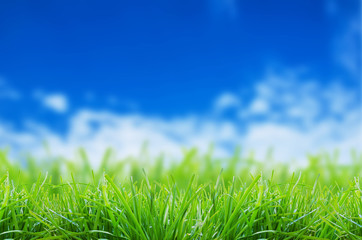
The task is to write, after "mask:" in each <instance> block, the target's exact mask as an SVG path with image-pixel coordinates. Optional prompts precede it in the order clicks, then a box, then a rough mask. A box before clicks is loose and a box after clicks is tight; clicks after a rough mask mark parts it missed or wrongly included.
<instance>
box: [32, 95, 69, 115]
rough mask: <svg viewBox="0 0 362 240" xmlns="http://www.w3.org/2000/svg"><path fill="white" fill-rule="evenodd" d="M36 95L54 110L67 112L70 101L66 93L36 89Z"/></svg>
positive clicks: (44, 104)
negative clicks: (46, 92)
mask: <svg viewBox="0 0 362 240" xmlns="http://www.w3.org/2000/svg"><path fill="white" fill-rule="evenodd" d="M34 97H35V98H36V99H38V100H39V101H41V103H42V104H43V106H44V107H46V108H48V109H50V110H52V111H54V112H57V113H65V112H67V111H68V108H69V103H68V99H67V97H66V96H65V95H64V94H61V93H53V94H45V93H44V92H42V91H35V92H34Z"/></svg>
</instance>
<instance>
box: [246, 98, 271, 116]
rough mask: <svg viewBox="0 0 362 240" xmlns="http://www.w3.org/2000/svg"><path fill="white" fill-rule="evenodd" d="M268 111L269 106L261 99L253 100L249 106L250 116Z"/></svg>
mask: <svg viewBox="0 0 362 240" xmlns="http://www.w3.org/2000/svg"><path fill="white" fill-rule="evenodd" d="M268 111H269V104H268V102H267V101H265V100H264V99H262V98H258V99H255V100H254V101H253V102H252V103H251V105H250V112H251V113H252V114H266V113H267V112H268Z"/></svg>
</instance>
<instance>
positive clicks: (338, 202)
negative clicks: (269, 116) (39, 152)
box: [0, 149, 362, 239]
mask: <svg viewBox="0 0 362 240" xmlns="http://www.w3.org/2000/svg"><path fill="white" fill-rule="evenodd" d="M79 156H80V158H79V159H80V160H82V161H81V162H79V161H78V162H76V161H70V160H65V159H60V158H57V159H54V161H53V162H48V163H47V164H44V163H41V164H40V163H39V162H37V161H35V160H32V159H31V158H28V159H27V160H26V162H24V163H17V162H12V161H9V160H8V158H7V156H6V152H5V151H2V152H1V154H0V162H1V163H0V164H1V165H0V166H1V167H0V171H2V175H0V239H362V237H361V236H362V198H361V194H362V191H361V184H360V182H359V178H358V177H359V176H360V175H361V173H362V171H361V170H362V166H361V165H362V164H361V162H362V161H361V160H362V159H361V155H358V154H357V153H353V154H352V159H353V160H352V163H351V164H350V165H346V166H341V165H338V164H337V162H336V159H337V155H326V154H321V155H318V156H310V157H309V165H308V166H306V167H304V168H300V169H296V170H295V172H296V173H295V174H293V173H292V172H291V171H290V166H289V165H288V164H277V165H274V166H275V168H274V169H273V168H272V167H268V165H267V164H263V163H262V162H258V161H256V160H255V159H252V157H250V156H248V157H240V155H239V154H238V153H236V154H235V156H234V157H232V158H230V159H215V158H214V157H212V155H211V154H206V155H203V156H200V155H198V154H197V152H196V150H195V149H193V150H190V151H187V152H185V157H184V158H183V160H182V161H180V162H178V163H171V164H170V163H168V164H163V163H162V159H161V158H159V159H158V160H157V159H156V160H154V161H153V162H152V164H151V163H149V164H146V162H148V161H149V160H150V159H146V160H145V159H144V160H139V161H135V160H134V159H124V160H122V161H119V160H116V159H112V152H111V151H108V152H106V154H105V157H104V159H103V160H102V163H101V164H100V166H99V167H98V168H97V169H95V170H93V171H92V166H91V165H90V164H89V162H88V160H87V156H86V153H85V152H84V151H83V150H81V151H80V152H79ZM140 159H141V157H140ZM222 167H223V168H224V169H223V171H222V170H221V169H222ZM46 172H48V173H47V174H46ZM71 173H72V174H71ZM39 174H41V175H39Z"/></svg>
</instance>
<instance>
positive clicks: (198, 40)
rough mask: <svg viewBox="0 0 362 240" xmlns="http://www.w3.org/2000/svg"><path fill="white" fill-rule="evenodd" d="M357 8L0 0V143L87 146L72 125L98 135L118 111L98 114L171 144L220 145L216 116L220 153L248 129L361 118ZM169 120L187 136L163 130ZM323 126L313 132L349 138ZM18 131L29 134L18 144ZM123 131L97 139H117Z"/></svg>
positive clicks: (355, 4) (227, 1) (200, 0)
mask: <svg viewBox="0 0 362 240" xmlns="http://www.w3.org/2000/svg"><path fill="white" fill-rule="evenodd" d="M360 9H361V6H360V1H357V0H355V1H337V0H335V1H333V0H329V1H327V0H325V1H322V0H319V1H315V0H310V1H309V0H303V1H286V0H284V1H281V0H278V1H236V0H208V1H206V0H197V1H195V0H193V1H191V0H186V1H185V0H182V1H181V0H168V1H37V3H34V2H32V1H2V2H1V3H0V130H1V127H3V135H4V136H7V137H3V139H7V140H3V141H0V144H1V146H5V145H10V146H11V147H12V148H13V149H21V150H22V149H33V146H38V145H39V142H40V137H42V138H45V139H48V138H49V139H57V143H54V145H56V146H57V148H61V146H63V147H64V146H65V145H66V146H68V145H83V143H84V142H82V141H81V140H79V141H78V140H77V141H70V140H69V139H70V138H72V137H74V138H77V137H78V135H76V134H75V133H74V131H73V130H72V129H73V128H74V126H75V125H74V122H76V120H79V119H80V118H81V116H83V117H84V116H85V115H86V116H87V117H88V118H92V119H93V118H96V119H97V120H94V119H93V120H94V121H93V120H92V124H90V123H89V124H90V125H91V126H90V128H91V130H89V131H91V133H92V134H93V135H92V136H94V139H97V136H99V134H100V132H102V129H103V127H106V126H109V122H112V121H113V120H114V119H113V120H112V121H111V120H110V119H107V118H106V117H105V116H104V117H102V120H100V119H99V116H103V114H104V115H106V116H108V117H109V118H113V117H114V118H115V119H118V120H119V121H125V119H127V118H128V117H130V116H137V118H140V119H141V120H140V121H141V122H144V123H147V124H151V123H152V124H156V123H155V122H153V121H156V122H157V121H159V122H161V123H159V125H160V129H157V131H156V133H157V134H160V135H162V136H161V137H162V138H164V139H163V140H162V141H163V142H165V143H167V144H168V143H170V141H171V140H172V141H171V142H172V143H180V144H181V145H182V144H186V145H190V144H194V145H198V144H203V145H205V143H206V142H216V143H219V144H220V145H225V143H224V142H223V141H219V140H220V139H222V136H219V135H217V134H216V132H218V131H217V129H220V126H221V125H223V124H224V125H225V126H226V125H227V126H229V128H230V129H229V130H226V131H229V132H230V134H231V135H233V136H232V137H231V136H229V138H228V141H227V144H226V145H228V146H229V147H228V148H227V149H229V148H230V145H232V146H233V145H235V144H246V145H248V143H250V142H248V141H246V142H244V141H243V139H247V136H249V135H250V134H251V129H253V127H255V129H263V127H271V125H273V126H274V127H275V126H278V127H282V128H283V129H284V128H285V129H288V130H291V131H296V132H298V133H299V132H300V131H306V130H308V131H309V132H318V131H317V130H320V129H321V128H323V127H320V126H325V127H324V128H328V127H326V126H329V125H328V124H329V123H330V122H333V124H336V125H337V126H344V125H343V124H347V125H348V126H350V125H351V122H350V121H352V122H353V124H357V125H353V124H352V126H354V127H355V126H357V127H359V125H358V124H359V123H358V122H359V120H360V117H361V115H360V112H358V110H357V109H359V108H360V106H361V14H360V12H361V11H360ZM268 92H269V93H268ZM284 95H285V96H284ZM331 95H332V96H331ZM336 99H337V100H336ZM84 113H88V115H87V114H84ZM82 114H83V115H82ZM353 114H354V120H351V118H353V117H347V116H349V115H353ZM110 116H111V117H110ZM131 118H132V117H131ZM347 118H348V119H347ZM132 119H133V118H132ZM155 119H156V120H155ZM190 119H193V120H190ZM346 119H347V120H346ZM88 120H89V119H88ZM118 120H117V121H116V122H117V123H119V121H118ZM129 121H130V122H132V121H133V123H132V124H135V125H134V126H139V125H142V124H136V123H135V121H136V120H135V119H133V120H129ZM175 121H176V122H180V123H183V124H181V125H182V126H184V127H186V128H191V130H190V132H189V135H183V136H179V133H177V131H175V130H169V129H168V127H166V128H167V129H168V130H167V131H166V130H165V129H164V128H165V126H166V125H167V126H168V125H170V124H171V123H174V122H175ZM190 121H191V122H192V121H194V123H192V124H191V125H192V126H191V125H187V124H190ZM86 122H87V121H86ZM94 122H96V123H94ZM136 122H137V121H136ZM210 122H211V123H210ZM327 123H328V124H327ZM87 124H88V122H87V123H83V125H87ZM132 124H131V125H132ZM147 124H146V125H147ZM152 124H151V125H152ZM208 124H210V125H212V127H210V126H209V125H208ZM115 125H117V124H115ZM121 125H122V124H121ZM156 125H157V124H156ZM224 125H223V126H224ZM34 126H37V127H34ZM117 126H118V125H117ZM147 126H148V125H147ZM187 126H188V127H187ZM207 126H209V127H207ZM318 126H319V127H318ZM330 127H331V126H330ZM39 128H41V129H42V130H39ZM135 128H136V129H135V130H137V131H141V132H142V131H143V133H142V134H140V137H139V138H137V141H136V140H135V142H136V143H137V144H138V143H139V142H142V141H143V140H144V138H148V137H144V136H151V135H152V134H149V135H147V134H145V133H144V132H147V131H148V130H149V129H148V128H146V129H143V128H142V127H139V128H138V127H135ZM169 128H170V129H174V127H173V125H170V126H169ZM204 128H206V130H200V129H204ZM225 128H228V127H225ZM129 129H130V127H129V126H128V127H127V129H124V128H122V127H121V128H120V129H119V134H118V136H119V135H127V134H126V132H127V131H128V130H129ZM164 130H165V131H166V132H163V131H164ZM274 130H275V129H274ZM274 130H273V131H274ZM279 130H280V129H279ZM279 130H278V131H277V133H278V134H279V133H280V132H282V131H279ZM39 131H40V132H42V134H39ZM199 131H201V132H202V131H204V132H205V136H203V140H199V141H196V140H195V139H194V137H191V136H194V135H197V133H198V132H199ZM213 131H215V134H216V135H215V136H214V135H213V134H211V135H210V136H209V135H208V134H206V133H209V132H213ZM324 131H325V132H323V133H320V135H318V136H316V137H315V138H316V139H317V138H318V137H320V138H324V139H327V138H328V139H329V140H335V139H334V138H333V137H332V136H334V135H338V136H339V140H338V141H339V142H338V141H337V140H336V141H337V142H338V143H342V142H343V144H344V143H345V142H346V139H352V138H353V139H354V138H356V136H350V135H348V134H349V133H348V134H347V133H346V132H348V131H347V130H346V131H344V130H340V132H338V131H337V132H338V133H335V132H333V131H332V128H331V129H330V130H324ZM357 132H358V131H357ZM0 133H1V131H0ZM123 133H124V134H123ZM132 134H133V133H132ZM132 134H131V135H132ZM230 134H229V135H230ZM248 134H249V135H248ZM345 134H347V135H346V136H344V135H345ZM24 135H26V136H28V137H29V136H30V138H31V139H32V140H29V141H28V142H27V141H25V142H26V143H21V142H23V140H24V139H27V138H26V137H24ZM136 135H137V134H136ZM234 135H235V136H234ZM340 135H343V137H341V136H340ZM107 136H108V135H107ZM170 136H178V137H176V139H183V140H182V141H181V140H180V141H179V142H178V141H176V140H175V137H170ZM338 136H336V139H337V138H338ZM122 137H124V136H122ZM249 137H250V138H251V139H253V137H254V135H253V136H249ZM120 138H121V137H119V138H117V137H115V138H114V140H113V141H106V142H104V141H103V142H102V144H100V143H99V141H100V140H97V141H94V142H97V144H99V145H102V146H105V145H106V144H109V145H113V143H117V144H115V146H117V147H119V146H120V145H122V144H123V143H122V142H120V140H119V139H120ZM156 138H157V137H156ZM264 138H265V139H267V138H268V137H267V136H264V137H262V139H264ZM285 138H288V137H285ZM332 138H333V139H332ZM357 138H358V137H357ZM72 139H73V138H72ZM125 139H127V138H125ZM157 139H158V138H157ZM167 139H168V140H170V139H171V140H170V141H168V140H167ZM194 140H195V141H194ZM125 141H126V140H125ZM316 141H317V140H316ZM19 142H20V143H19ZM50 142H51V141H50ZM156 142H157V141H156ZM257 142H258V141H257ZM326 142H328V141H326ZM70 143H71V144H70ZM118 143H119V144H118ZM136 143H135V145H137V144H136ZM269 143H270V142H268V141H266V143H265V144H269ZM89 144H91V143H89ZM167 144H166V145H167ZM85 145H87V144H85ZM91 145H92V144H91ZM322 145H323V144H322ZM324 145H328V144H327V143H325V144H324ZM330 145H331V146H332V147H335V146H339V145H338V144H334V145H333V144H330ZM344 145H346V144H344ZM344 145H343V146H344ZM347 145H348V144H347ZM172 146H173V145H172ZM250 146H251V147H253V148H256V149H257V148H258V146H259V145H258V144H250ZM348 146H352V147H353V146H355V143H353V144H352V143H351V144H349V145H348ZM348 146H347V147H348ZM74 147H75V146H74ZM262 147H263V148H265V146H262ZM324 147H325V146H324ZM64 148H65V149H68V148H66V147H64ZM136 148H137V147H136V146H135V149H136ZM169 148H172V147H169ZM231 148H232V147H231ZM158 150H160V151H161V150H163V149H158ZM301 150H303V151H307V150H309V147H308V146H305V147H304V148H303V149H301ZM67 151H69V150H67ZM295 154H297V153H295ZM291 155H293V152H292V153H291Z"/></svg>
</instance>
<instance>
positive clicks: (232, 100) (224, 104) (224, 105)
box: [214, 92, 240, 112]
mask: <svg viewBox="0 0 362 240" xmlns="http://www.w3.org/2000/svg"><path fill="white" fill-rule="evenodd" d="M235 107H240V99H239V98H238V97H237V96H236V95H235V94H232V93H229V92H225V93H223V94H221V95H220V96H219V97H218V98H217V99H216V101H215V103H214V109H215V111H216V112H222V111H224V110H227V109H230V108H235Z"/></svg>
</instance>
